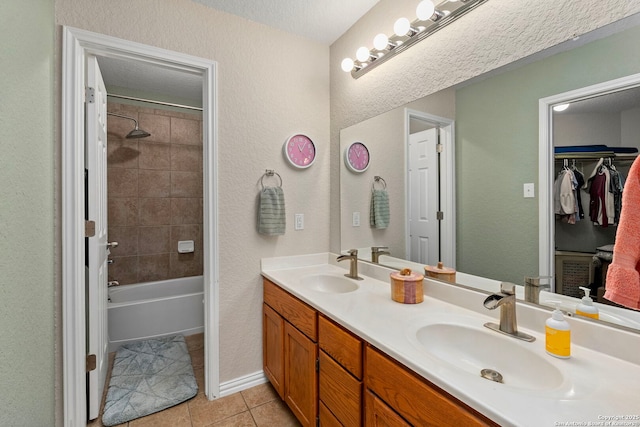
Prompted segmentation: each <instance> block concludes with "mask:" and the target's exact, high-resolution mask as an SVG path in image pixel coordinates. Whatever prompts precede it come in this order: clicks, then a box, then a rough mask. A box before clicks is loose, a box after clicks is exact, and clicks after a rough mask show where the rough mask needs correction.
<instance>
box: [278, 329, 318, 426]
mask: <svg viewBox="0 0 640 427" xmlns="http://www.w3.org/2000/svg"><path fill="white" fill-rule="evenodd" d="M317 358H318V346H317V345H316V344H315V343H314V342H313V341H311V340H310V339H309V338H307V337H306V336H305V335H304V334H303V333H302V332H300V331H298V330H297V329H296V328H294V327H293V326H291V324H289V322H285V324H284V378H285V385H284V395H285V398H284V400H285V402H286V403H287V405H289V408H290V409H291V411H292V412H293V413H294V415H295V416H296V418H298V421H300V423H301V424H302V425H303V426H304V427H311V426H315V424H316V416H317V414H318V376H317V375H316V359H317Z"/></svg>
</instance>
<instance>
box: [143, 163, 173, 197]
mask: <svg viewBox="0 0 640 427" xmlns="http://www.w3.org/2000/svg"><path fill="white" fill-rule="evenodd" d="M170 195H171V172H170V171H168V170H166V171H165V170H149V169H140V171H139V172H138V196H139V197H169V196H170Z"/></svg>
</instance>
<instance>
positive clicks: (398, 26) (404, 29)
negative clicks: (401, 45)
mask: <svg viewBox="0 0 640 427" xmlns="http://www.w3.org/2000/svg"><path fill="white" fill-rule="evenodd" d="M409 30H411V23H410V22H409V20H408V19H407V18H400V19H398V20H397V21H396V23H395V24H393V32H394V33H396V35H398V36H400V37H402V36H406V35H407V34H408V33H409Z"/></svg>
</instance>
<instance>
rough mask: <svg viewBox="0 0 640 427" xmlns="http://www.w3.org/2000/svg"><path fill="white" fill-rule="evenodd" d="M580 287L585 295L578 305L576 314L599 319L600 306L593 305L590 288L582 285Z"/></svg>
mask: <svg viewBox="0 0 640 427" xmlns="http://www.w3.org/2000/svg"><path fill="white" fill-rule="evenodd" d="M580 289H582V292H584V296H583V297H582V301H581V302H580V304H578V305H577V306H576V314H577V315H578V316H584V317H589V318H591V319H596V320H597V319H599V318H600V314H599V312H598V307H596V306H594V305H593V300H592V299H591V297H590V296H589V292H590V289H589V288H585V287H584V286H580Z"/></svg>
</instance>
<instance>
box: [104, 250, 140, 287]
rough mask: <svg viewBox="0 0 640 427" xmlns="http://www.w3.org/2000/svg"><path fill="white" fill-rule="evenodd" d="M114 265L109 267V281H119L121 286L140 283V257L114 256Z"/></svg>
mask: <svg viewBox="0 0 640 427" xmlns="http://www.w3.org/2000/svg"><path fill="white" fill-rule="evenodd" d="M111 259H113V264H111V265H110V266H109V274H108V276H109V280H117V281H118V282H120V285H131V284H135V283H138V257H137V256H136V255H133V256H117V257H116V256H114V257H112V258H111Z"/></svg>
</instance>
